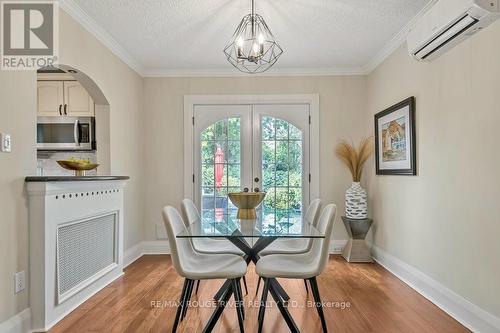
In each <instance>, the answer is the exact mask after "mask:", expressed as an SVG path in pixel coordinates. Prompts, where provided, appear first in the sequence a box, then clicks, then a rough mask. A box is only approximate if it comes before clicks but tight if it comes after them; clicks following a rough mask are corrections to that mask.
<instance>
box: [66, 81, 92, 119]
mask: <svg viewBox="0 0 500 333" xmlns="http://www.w3.org/2000/svg"><path fill="white" fill-rule="evenodd" d="M64 104H65V105H64V107H63V108H65V109H66V112H64V114H65V115H68V116H73V117H93V116H94V101H93V100H92V97H90V95H89V94H88V93H87V90H85V88H84V87H83V86H82V85H81V84H80V83H79V82H78V81H64Z"/></svg>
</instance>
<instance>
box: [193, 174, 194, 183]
mask: <svg viewBox="0 0 500 333" xmlns="http://www.w3.org/2000/svg"><path fill="white" fill-rule="evenodd" d="M193 183H194V173H193Z"/></svg>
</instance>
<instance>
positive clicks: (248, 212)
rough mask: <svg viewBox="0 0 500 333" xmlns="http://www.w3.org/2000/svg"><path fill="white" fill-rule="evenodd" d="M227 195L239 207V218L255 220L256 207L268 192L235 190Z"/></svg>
mask: <svg viewBox="0 0 500 333" xmlns="http://www.w3.org/2000/svg"><path fill="white" fill-rule="evenodd" d="M227 195H228V197H229V200H231V202H232V203H233V205H235V206H236V207H238V215H236V217H237V218H239V219H241V220H255V219H256V218H257V213H256V212H255V208H257V207H258V206H259V205H260V203H261V202H262V200H264V197H265V196H266V192H234V193H228V194H227Z"/></svg>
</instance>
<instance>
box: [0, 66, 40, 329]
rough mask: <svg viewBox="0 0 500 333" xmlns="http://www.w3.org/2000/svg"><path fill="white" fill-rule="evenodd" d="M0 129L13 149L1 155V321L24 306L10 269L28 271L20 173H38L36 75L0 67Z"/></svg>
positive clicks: (25, 213) (25, 297) (24, 298)
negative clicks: (9, 139)
mask: <svg viewBox="0 0 500 333" xmlns="http://www.w3.org/2000/svg"><path fill="white" fill-rule="evenodd" d="M0 132H3V133H8V134H11V135H12V152H11V153H0V253H1V255H0V300H1V301H0V323H1V322H2V321H3V320H6V319H7V318H9V317H10V316H12V315H14V314H16V313H17V312H19V311H22V310H23V309H25V308H26V307H27V306H28V293H27V290H25V291H23V292H21V293H19V294H17V296H15V295H14V273H15V272H18V271H22V270H25V271H26V274H27V273H28V271H27V268H28V210H27V200H26V194H25V192H24V177H25V176H27V175H32V174H34V173H36V146H35V142H36V73H31V72H7V71H1V70H0ZM26 277H28V276H27V275H26Z"/></svg>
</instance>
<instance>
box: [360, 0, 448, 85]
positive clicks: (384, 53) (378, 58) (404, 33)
mask: <svg viewBox="0 0 500 333" xmlns="http://www.w3.org/2000/svg"><path fill="white" fill-rule="evenodd" d="M438 1H439V0H431V1H429V2H428V3H427V4H426V5H425V6H424V8H422V9H421V10H420V11H419V12H418V13H417V15H415V16H414V17H413V18H412V19H411V20H410V22H408V23H407V24H406V25H405V26H404V27H403V28H402V29H401V30H400V31H399V32H398V33H397V34H395V35H394V36H393V37H392V38H391V39H390V40H389V41H388V42H387V43H386V44H385V45H384V47H383V48H382V49H381V50H380V51H379V52H377V54H376V55H375V56H374V57H373V58H372V59H371V60H370V61H369V62H368V63H367V64H366V65H365V66H364V67H363V69H364V72H365V75H368V74H370V73H371V72H372V71H373V70H375V68H377V67H378V66H379V65H380V64H382V63H383V62H384V61H385V59H387V58H388V57H389V56H390V55H391V54H392V53H394V51H396V50H397V49H398V48H399V47H400V46H401V45H403V43H404V42H406V37H408V33H409V32H410V30H411V28H412V27H413V25H414V24H415V22H417V20H418V19H420V17H422V15H423V14H424V13H426V12H427V11H428V10H429V9H430V8H431V7H432V6H434V5H435V4H436V2H438Z"/></svg>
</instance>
